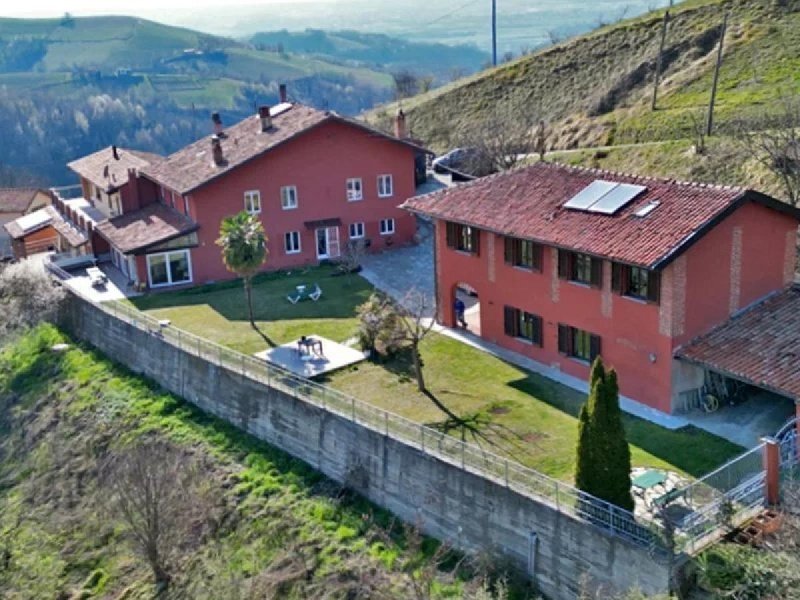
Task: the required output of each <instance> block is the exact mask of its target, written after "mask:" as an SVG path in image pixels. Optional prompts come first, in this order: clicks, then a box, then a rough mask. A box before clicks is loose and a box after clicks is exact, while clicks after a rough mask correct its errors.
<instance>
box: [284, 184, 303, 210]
mask: <svg viewBox="0 0 800 600" xmlns="http://www.w3.org/2000/svg"><path fill="white" fill-rule="evenodd" d="M289 192H291V196H289V195H287V194H288V193H289ZM289 197H291V198H292V199H294V204H289V203H287V202H286V200H287V199H288V198H289ZM299 204H300V202H299V201H298V199H297V186H296V185H284V186H283V187H282V188H281V208H282V209H283V210H294V209H296V208H297V206H298V205H299Z"/></svg>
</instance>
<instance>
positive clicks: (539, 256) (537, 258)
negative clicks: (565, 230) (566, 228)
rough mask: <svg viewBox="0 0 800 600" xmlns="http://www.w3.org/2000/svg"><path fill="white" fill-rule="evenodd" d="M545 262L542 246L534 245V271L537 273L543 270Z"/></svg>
mask: <svg viewBox="0 0 800 600" xmlns="http://www.w3.org/2000/svg"><path fill="white" fill-rule="evenodd" d="M543 262H544V248H543V247H542V245H541V244H534V245H533V269H534V270H535V271H541V270H542V263H543Z"/></svg>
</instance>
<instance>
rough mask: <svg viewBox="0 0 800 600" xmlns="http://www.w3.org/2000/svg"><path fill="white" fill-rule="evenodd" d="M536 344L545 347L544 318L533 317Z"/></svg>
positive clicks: (534, 341)
mask: <svg viewBox="0 0 800 600" xmlns="http://www.w3.org/2000/svg"><path fill="white" fill-rule="evenodd" d="M531 341H532V342H533V343H534V344H538V345H539V346H544V322H543V321H542V317H537V316H534V317H533V340H531Z"/></svg>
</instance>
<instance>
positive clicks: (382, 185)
mask: <svg viewBox="0 0 800 600" xmlns="http://www.w3.org/2000/svg"><path fill="white" fill-rule="evenodd" d="M387 183H388V186H387ZM387 189H388V191H387ZM392 196H394V179H393V178H392V176H391V175H390V174H387V175H378V198H391V197H392Z"/></svg>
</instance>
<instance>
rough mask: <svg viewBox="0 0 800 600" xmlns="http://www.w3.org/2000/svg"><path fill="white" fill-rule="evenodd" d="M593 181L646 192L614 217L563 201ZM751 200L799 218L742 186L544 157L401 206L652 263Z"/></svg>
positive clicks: (797, 213) (661, 260)
mask: <svg viewBox="0 0 800 600" xmlns="http://www.w3.org/2000/svg"><path fill="white" fill-rule="evenodd" d="M598 179H602V180H611V181H615V182H619V183H629V184H636V185H642V186H646V187H647V190H646V191H645V192H643V193H642V194H640V195H639V196H637V197H636V199H635V200H634V201H633V202H631V203H630V204H629V205H627V206H625V207H624V208H622V209H621V210H620V211H618V212H617V213H616V214H615V215H601V214H597V213H590V212H585V211H577V210H571V209H567V208H564V207H563V205H564V204H565V203H566V202H567V201H569V200H570V199H571V198H572V197H573V196H575V195H576V194H577V193H578V192H580V191H581V190H583V189H584V188H586V187H587V186H588V185H589V184H591V183H592V182H593V181H595V180H598ZM751 200H752V201H755V202H759V203H761V204H764V205H766V206H769V207H770V208H774V209H776V210H780V211H784V212H786V213H789V214H791V215H792V216H794V217H795V218H796V219H798V220H800V210H798V209H795V208H793V207H791V206H789V205H788V204H784V203H782V202H779V201H778V200H775V199H773V198H769V197H768V196H765V195H763V194H759V193H757V192H753V191H749V190H744V189H742V188H735V187H724V186H714V185H706V184H698V183H686V182H677V181H673V180H666V179H654V178H647V177H639V176H635V175H624V174H620V173H611V172H608V171H600V170H596V169H582V168H577V167H567V166H563V165H554V164H548V163H538V164H536V165H533V166H531V167H527V168H524V169H518V170H514V171H509V172H505V173H500V174H497V175H491V176H489V177H484V178H481V179H477V180H475V181H472V182H470V183H466V184H463V185H460V186H456V187H453V188H447V189H444V190H440V191H438V192H433V193H431V194H428V195H425V196H417V197H414V198H410V199H409V200H407V201H406V202H405V203H404V204H403V208H406V209H408V210H410V211H412V212H415V213H419V214H423V215H428V216H430V217H433V218H436V219H443V220H448V221H455V222H459V223H463V224H466V225H472V226H475V227H478V228H481V229H486V230H489V231H493V232H495V233H500V234H505V235H510V236H514V237H520V238H525V239H530V240H534V241H537V242H541V243H543V244H547V245H553V246H558V247H562V248H569V249H573V250H576V251H579V252H585V253H588V254H593V255H596V256H600V257H604V258H610V259H614V260H618V261H620V262H625V263H630V264H633V265H640V266H646V267H650V268H658V267H663V266H665V265H666V264H667V263H668V262H669V261H671V260H672V259H673V258H675V257H676V256H677V255H678V254H679V253H680V252H681V251H683V250H685V249H686V248H688V247H689V245H691V244H692V243H693V242H695V241H696V240H698V239H699V238H700V237H701V236H702V235H703V234H704V233H705V232H706V231H707V230H708V229H709V228H710V227H712V226H713V225H715V224H716V223H717V222H718V221H719V220H721V219H722V218H724V217H725V216H727V215H728V214H730V212H731V211H733V210H734V209H736V208H738V206H739V205H740V204H741V203H743V202H747V201H751ZM655 201H657V202H658V203H659V205H658V206H657V207H656V208H655V209H654V210H652V212H650V213H649V214H647V216H644V217H639V216H636V215H635V213H636V212H637V211H639V210H640V209H642V208H643V207H645V206H648V205H649V204H650V203H651V202H655Z"/></svg>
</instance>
